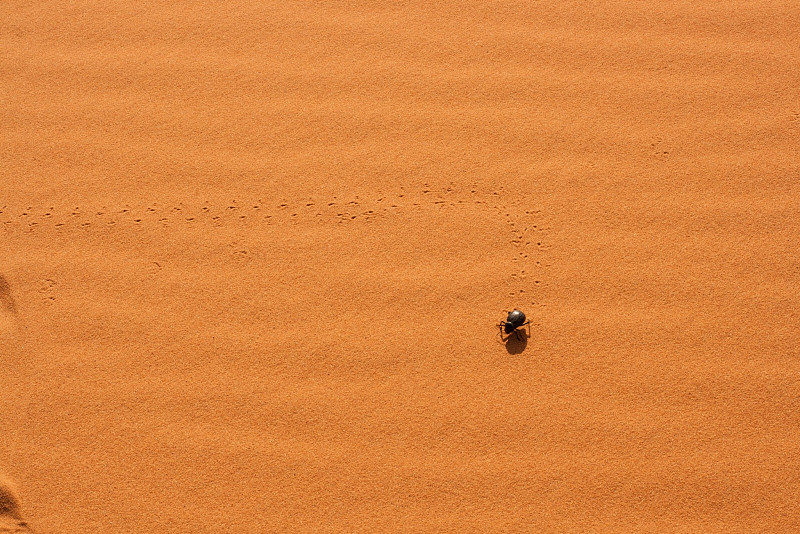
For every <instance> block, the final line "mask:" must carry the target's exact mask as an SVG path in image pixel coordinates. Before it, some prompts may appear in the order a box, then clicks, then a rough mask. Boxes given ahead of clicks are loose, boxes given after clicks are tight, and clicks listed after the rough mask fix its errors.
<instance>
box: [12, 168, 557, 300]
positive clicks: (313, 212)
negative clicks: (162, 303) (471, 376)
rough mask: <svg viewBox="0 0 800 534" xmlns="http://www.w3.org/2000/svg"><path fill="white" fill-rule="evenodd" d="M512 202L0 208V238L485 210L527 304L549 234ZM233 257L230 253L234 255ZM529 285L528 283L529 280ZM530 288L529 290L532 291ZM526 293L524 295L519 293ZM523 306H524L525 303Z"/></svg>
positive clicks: (380, 195) (467, 195)
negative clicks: (499, 227) (504, 236)
mask: <svg viewBox="0 0 800 534" xmlns="http://www.w3.org/2000/svg"><path fill="white" fill-rule="evenodd" d="M520 204H521V202H520V201H519V200H517V199H512V200H511V201H508V199H507V194H506V193H505V192H504V191H503V190H502V188H500V190H499V191H489V192H484V191H480V190H479V189H478V188H477V187H475V186H472V187H470V188H466V189H460V188H456V187H455V186H454V185H453V184H451V185H450V186H447V187H444V188H440V189H434V188H433V187H431V186H430V185H429V184H427V183H424V184H422V187H421V188H419V190H417V191H413V190H406V189H405V188H401V189H400V190H399V191H396V192H394V194H389V193H387V192H385V191H379V192H377V193H376V195H375V196H374V197H373V198H370V199H364V198H362V197H361V196H360V195H354V196H344V195H336V196H331V197H314V196H303V197H300V198H299V199H297V200H296V201H294V202H291V201H289V200H288V199H286V198H280V197H279V198H277V199H274V200H272V201H268V202H265V201H264V200H263V199H262V198H259V199H255V198H251V199H245V198H242V197H240V198H236V199H232V200H231V201H229V202H218V203H212V202H210V201H203V202H198V203H196V204H187V203H185V202H178V203H177V204H176V205H170V204H163V203H150V204H140V205H131V204H123V205H120V206H105V205H103V206H92V207H90V208H86V207H83V206H62V207H56V206H46V207H41V208H37V207H34V206H26V207H24V208H16V209H14V208H11V207H9V206H2V207H0V225H2V227H3V229H4V232H5V233H6V234H7V235H9V234H11V235H13V234H39V233H43V232H48V231H55V232H57V233H59V234H66V233H68V232H81V233H92V232H97V231H103V230H108V229H110V228H118V227H119V228H123V227H128V228H134V229H135V228H142V229H143V228H145V227H152V226H155V225H158V226H159V227H161V228H163V229H169V228H174V227H177V226H178V225H184V226H196V227H200V226H206V225H207V226H211V227H212V228H222V227H227V226H232V225H236V227H239V228H242V229H247V228H254V227H257V226H260V225H267V226H271V225H287V224H288V225H290V226H294V225H299V224H330V223H334V224H336V225H349V224H354V223H358V222H362V223H366V224H369V223H372V222H374V221H380V220H388V219H390V218H393V217H396V216H399V215H402V214H403V212H410V213H411V214H416V213H419V212H420V211H422V210H425V209H433V210H436V211H447V210H459V209H463V208H466V207H470V206H472V207H478V208H481V209H489V210H490V211H492V212H493V213H494V214H496V215H497V216H498V217H499V218H501V219H502V220H503V222H504V225H505V227H506V231H507V232H508V234H509V235H510V239H509V240H508V242H509V245H511V247H512V248H513V253H512V255H511V256H510V257H509V260H510V263H511V266H512V267H511V269H510V273H509V274H508V275H507V284H508V286H510V288H509V290H508V291H509V292H508V297H510V298H513V299H514V300H515V301H518V302H521V301H522V299H533V300H530V301H529V302H530V303H531V304H534V303H535V302H534V301H535V300H536V297H535V296H534V295H533V294H532V293H533V292H534V291H536V290H538V289H540V286H541V285H542V269H543V268H545V267H546V266H547V263H546V262H543V261H542V253H543V252H545V251H546V249H547V245H546V243H545V238H546V236H547V231H546V230H545V229H544V228H543V226H542V222H541V220H540V214H541V211H540V210H535V209H531V208H530V207H528V209H525V208H524V207H522V206H520ZM230 246H231V247H232V257H233V258H235V259H237V260H248V259H249V258H248V253H247V250H246V248H244V247H237V246H236V243H233V244H231V245H230ZM234 249H235V250H234ZM531 278H532V279H533V280H529V279H531ZM531 282H532V283H531ZM521 287H524V288H521ZM525 302H526V303H527V302H528V301H525Z"/></svg>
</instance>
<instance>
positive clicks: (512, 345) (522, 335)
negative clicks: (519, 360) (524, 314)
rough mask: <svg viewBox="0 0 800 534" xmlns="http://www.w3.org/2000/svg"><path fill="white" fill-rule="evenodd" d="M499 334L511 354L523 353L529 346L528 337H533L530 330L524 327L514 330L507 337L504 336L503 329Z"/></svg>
mask: <svg viewBox="0 0 800 534" xmlns="http://www.w3.org/2000/svg"><path fill="white" fill-rule="evenodd" d="M499 336H500V339H501V340H502V341H503V344H504V345H505V346H506V351H508V353H509V354H521V353H522V352H524V351H525V348H526V347H527V346H528V338H530V337H531V336H530V333H529V332H527V331H525V330H522V329H517V330H514V331H513V332H512V333H510V334H508V335H507V336H505V337H503V331H502V330H501V331H500V334H499Z"/></svg>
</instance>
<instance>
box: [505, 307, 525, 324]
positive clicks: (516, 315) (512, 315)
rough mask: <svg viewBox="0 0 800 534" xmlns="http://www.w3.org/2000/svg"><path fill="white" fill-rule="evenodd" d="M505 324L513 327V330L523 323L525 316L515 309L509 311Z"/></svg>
mask: <svg viewBox="0 0 800 534" xmlns="http://www.w3.org/2000/svg"><path fill="white" fill-rule="evenodd" d="M506 322H507V323H511V324H512V325H514V328H516V327H518V326H521V325H522V323H524V322H525V314H524V313H522V312H521V311H520V310H517V309H515V310H514V311H510V312H508V319H506Z"/></svg>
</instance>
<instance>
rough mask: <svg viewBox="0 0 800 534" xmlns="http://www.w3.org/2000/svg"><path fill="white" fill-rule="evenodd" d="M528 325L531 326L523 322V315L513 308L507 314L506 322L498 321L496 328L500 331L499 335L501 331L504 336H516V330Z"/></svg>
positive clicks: (528, 322) (520, 311)
mask: <svg viewBox="0 0 800 534" xmlns="http://www.w3.org/2000/svg"><path fill="white" fill-rule="evenodd" d="M529 324H531V322H530V321H526V320H525V314H524V313H523V312H522V310H518V309H516V308H514V310H513V311H510V312H508V317H507V318H506V320H505V321H500V324H498V325H497V326H498V327H500V328H501V329H502V330H501V333H502V332H503V331H504V332H505V333H506V334H510V333H512V332H515V333H516V334H517V335H519V332H518V331H517V328H521V327H523V326H525V325H529Z"/></svg>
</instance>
